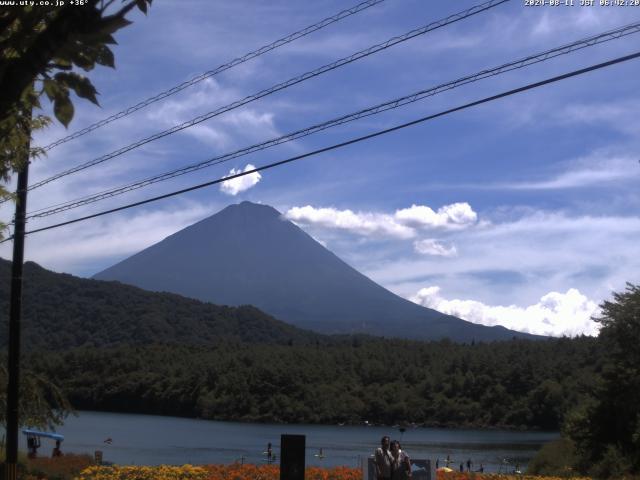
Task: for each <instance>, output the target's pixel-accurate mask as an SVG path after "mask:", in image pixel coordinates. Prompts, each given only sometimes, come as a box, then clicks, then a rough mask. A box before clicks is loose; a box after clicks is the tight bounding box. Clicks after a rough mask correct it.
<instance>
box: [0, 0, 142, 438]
mask: <svg viewBox="0 0 640 480" xmlns="http://www.w3.org/2000/svg"><path fill="white" fill-rule="evenodd" d="M151 1H152V0H131V1H123V2H122V4H120V5H118V6H116V5H114V3H115V0H110V1H106V2H105V1H100V0H87V1H86V2H84V5H73V4H72V3H71V2H66V3H67V5H66V6H61V7H53V6H51V7H40V6H39V7H35V6H14V7H5V8H4V9H3V10H0V180H2V181H4V182H7V181H9V180H10V178H11V175H12V174H13V173H14V172H17V171H20V170H21V169H22V168H23V167H24V164H25V162H26V161H28V159H30V158H34V157H37V156H39V155H42V154H43V153H44V152H43V150H42V149H38V148H31V147H30V140H31V135H32V132H33V131H34V130H38V129H40V128H43V127H45V126H46V125H48V124H49V123H50V121H51V120H50V119H49V118H48V117H47V116H46V115H42V114H34V110H39V109H41V104H40V98H41V96H42V95H45V96H46V97H47V98H48V99H49V100H50V101H51V102H52V103H53V113H54V115H55V117H56V118H57V119H58V120H59V121H60V122H61V123H62V124H63V125H65V127H66V126H68V125H69V122H70V121H71V119H72V118H73V113H74V108H73V102H72V101H71V98H70V92H71V91H73V92H74V93H75V94H76V95H77V96H78V97H80V98H85V99H87V100H89V101H91V102H92V103H95V104H96V105H97V104H98V100H97V94H98V92H97V91H96V89H95V87H94V86H93V85H92V84H91V81H90V80H89V79H88V78H87V77H85V76H84V75H82V74H80V73H79V71H78V70H82V71H85V72H88V71H90V70H92V69H93V68H94V67H95V65H104V66H107V67H112V68H113V67H114V66H115V63H114V56H113V53H112V51H111V50H110V48H109V45H111V44H114V43H115V39H114V38H113V34H114V33H115V32H116V31H118V30H119V29H120V28H122V27H125V26H127V25H128V24H130V23H131V22H130V21H129V20H127V19H126V18H125V16H126V15H127V14H128V13H129V12H130V11H131V10H132V9H133V8H135V7H138V8H139V9H140V10H142V11H143V12H146V11H147V7H148V5H150V4H151ZM108 10H109V12H111V11H113V12H112V13H108V12H107V11H108ZM8 197H11V194H10V193H9V192H8V191H7V189H6V187H5V186H2V185H0V198H5V199H6V198H8ZM3 226H4V225H2V224H0V232H1V231H2V229H3V228H2V227H3ZM6 383H7V381H6V370H2V369H0V421H2V422H5V421H6V419H5V418H4V413H5V411H6V408H5V405H4V404H5V402H6V390H5V389H6ZM20 399H21V400H20V420H21V423H22V424H23V425H32V426H38V427H46V426H50V425H52V424H56V423H60V422H61V421H62V419H63V418H64V416H65V415H66V413H67V412H68V411H69V410H70V405H69V403H68V401H67V400H66V398H65V397H64V395H62V393H61V391H60V390H59V389H58V388H57V387H56V386H55V385H54V384H53V383H51V382H50V381H48V380H47V379H46V378H45V377H43V376H38V375H36V374H34V373H31V372H28V371H24V373H23V376H22V381H21V386H20Z"/></svg>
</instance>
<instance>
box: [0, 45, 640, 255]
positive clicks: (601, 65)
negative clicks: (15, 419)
mask: <svg viewBox="0 0 640 480" xmlns="http://www.w3.org/2000/svg"><path fill="white" fill-rule="evenodd" d="M638 57H640V51H639V52H636V53H633V54H630V55H625V56H623V57H618V58H615V59H613V60H609V61H607V62H603V63H599V64H596V65H591V66H590V67H586V68H581V69H579V70H574V71H572V72H569V73H565V74H562V75H558V76H555V77H551V78H547V79H545V80H541V81H539V82H535V83H530V84H528V85H525V86H523V87H519V88H515V89H512V90H508V91H506V92H502V93H499V94H497V95H493V96H490V97H485V98H483V99H481V100H476V101H475V102H471V103H466V104H464V105H461V106H458V107H454V108H450V109H448V110H444V111H442V112H439V113H435V114H432V115H427V116H425V117H422V118H418V119H416V120H412V121H410V122H406V123H403V124H400V125H396V126H394V127H390V128H386V129H384V130H378V131H377V132H373V133H370V134H368V135H363V136H361V137H357V138H353V139H351V140H347V141H345V142H341V143H337V144H334V145H331V146H328V147H324V148H320V149H318V150H314V151H312V152H307V153H304V154H302V155H297V156H295V157H290V158H287V159H285V160H280V161H278V162H273V163H269V164H267V165H263V166H261V167H257V168H254V169H251V170H246V171H244V172H241V173H237V174H234V175H229V176H226V177H222V178H218V179H216V180H212V181H210V182H205V183H201V184H199V185H193V186H191V187H188V188H183V189H181V190H177V191H174V192H170V193H166V194H164V195H160V196H157V197H152V198H147V199H146V200H141V201H139V202H134V203H130V204H127V205H123V206H121V207H117V208H112V209H109V210H104V211H102V212H98V213H94V214H92V215H86V216H84V217H80V218H75V219H73V220H68V221H66V222H61V223H57V224H54V225H49V226H46V227H42V228H37V229H34V230H30V231H28V232H25V234H32V233H38V232H44V231H46V230H51V229H54V228H59V227H63V226H65V225H71V224H73V223H78V222H82V221H85V220H89V219H92V218H97V217H101V216H104V215H108V214H110V213H115V212H120V211H123V210H128V209H130V208H134V207H138V206H141V205H145V204H148V203H152V202H156V201H158V200H163V199H165V198H170V197H174V196H176V195H181V194H183V193H187V192H192V191H194V190H199V189H201V188H205V187H209V186H211V185H216V184H219V183H222V182H226V181H229V180H233V179H236V178H240V177H244V176H245V175H251V174H252V173H256V172H261V171H264V170H268V169H271V168H274V167H278V166H281V165H285V164H288V163H291V162H295V161H298V160H302V159H304V158H308V157H312V156H315V155H318V154H320V153H324V152H328V151H331V150H336V149H338V148H343V147H346V146H348V145H352V144H355V143H359V142H362V141H365V140H369V139H372V138H375V137H379V136H381V135H385V134H387V133H391V132H395V131H397V130H401V129H404V128H407V127H410V126H413V125H417V124H420V123H423V122H426V121H428V120H433V119H436V118H439V117H443V116H445V115H449V114H451V113H454V112H458V111H461V110H466V109H468V108H471V107H475V106H478V105H481V104H484V103H488V102H492V101H495V100H498V99H501V98H505V97H508V96H511V95H515V94H517V93H521V92H525V91H528V90H533V89H535V88H539V87H542V86H544V85H548V84H550V83H555V82H559V81H561V80H565V79H567V78H571V77H576V76H578V75H583V74H585V73H588V72H592V71H594V70H599V69H601V68H605V67H610V66H612V65H616V64H619V63H622V62H627V61H629V60H633V59H636V58H638ZM12 238H13V236H11V237H8V238H7V239H5V240H3V241H1V242H0V243H4V242H6V241H8V240H11V239H12Z"/></svg>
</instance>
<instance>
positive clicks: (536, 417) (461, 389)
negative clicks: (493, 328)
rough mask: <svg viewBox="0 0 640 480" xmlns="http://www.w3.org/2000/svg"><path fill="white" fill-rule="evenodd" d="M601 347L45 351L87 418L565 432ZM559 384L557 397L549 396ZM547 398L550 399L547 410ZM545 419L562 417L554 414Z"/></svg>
mask: <svg viewBox="0 0 640 480" xmlns="http://www.w3.org/2000/svg"><path fill="white" fill-rule="evenodd" d="M595 344H596V342H595V340H594V339H592V338H578V339H574V340H569V339H556V340H549V341H543V342H541V341H526V340H517V341H509V342H496V343H488V344H481V343H477V344H475V345H473V346H471V345H458V344H453V343H451V342H432V343H423V342H411V341H404V340H384V339H374V338H364V337H362V338H359V339H358V342H354V341H353V339H351V338H341V337H337V338H323V340H322V342H320V341H319V342H317V343H307V344H295V343H294V344H293V345H291V346H290V345H287V344H284V345H283V344H280V345H278V344H261V343H257V342H254V343H239V342H228V341H220V342H212V343H210V344H209V345H206V346H202V345H201V346H197V345H170V344H164V345H147V346H121V347H114V348H78V349H69V350H65V351H58V352H53V351H50V352H42V354H41V355H40V356H38V357H36V358H34V360H33V367H34V368H35V369H36V370H37V371H38V372H41V373H42V374H43V375H46V376H48V377H50V378H51V379H52V381H54V382H56V383H57V384H59V385H61V386H62V388H63V389H64V391H65V392H66V393H67V394H68V395H69V398H70V400H71V402H72V404H73V405H74V406H75V407H76V408H78V409H86V410H106V411H116V412H131V413H150V414H152V413H155V414H161V415H177V416H190V417H201V418H207V419H215V420H236V421H258V422H287V423H294V422H299V423H334V424H335V423H342V422H347V423H361V422H363V421H364V420H368V421H369V422H373V423H383V424H387V425H392V424H396V423H410V422H415V423H419V424H424V425H428V426H469V427H487V426H501V427H511V428H549V427H553V428H558V426H559V423H558V422H560V421H561V420H562V418H563V415H564V412H566V411H568V410H569V409H570V408H572V407H573V406H574V405H576V404H578V402H579V401H580V399H581V398H582V395H583V393H582V392H584V391H585V390H589V389H591V388H593V383H592V382H593V377H594V372H595V371H596V370H597V369H598V368H599V360H598V358H599V352H598V350H597V349H596V348H595V346H596V345H595ZM545 382H546V383H548V382H554V383H555V384H557V385H558V387H557V388H559V389H560V390H561V391H562V398H561V402H560V403H559V404H554V405H553V408H552V407H551V406H548V405H547V406H545V405H544V403H541V402H546V401H553V402H557V399H556V397H553V396H551V397H549V396H543V397H540V396H539V395H538V393H537V392H538V391H539V389H540V386H541V385H544V384H545ZM541 398H542V400H541ZM544 412H551V413H549V416H548V417H547V416H545V414H544Z"/></svg>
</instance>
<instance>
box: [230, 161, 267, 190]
mask: <svg viewBox="0 0 640 480" xmlns="http://www.w3.org/2000/svg"><path fill="white" fill-rule="evenodd" d="M255 168H256V167H255V166H254V165H251V164H250V163H249V164H247V166H246V167H244V172H249V171H251V170H254V169H255ZM242 172H243V170H242V169H238V170H236V169H235V168H232V169H231V170H230V171H229V175H225V176H224V177H222V178H227V177H231V176H233V175H238V174H239V173H242ZM261 178H262V175H260V172H253V173H249V174H248V175H244V176H242V177H237V178H232V179H231V180H225V181H224V182H222V183H221V184H220V191H221V192H222V193H226V194H227V195H233V196H235V195H237V194H238V193H240V192H244V191H245V190H249V189H250V188H252V187H255V186H256V185H257V184H258V182H259V181H260V179H261Z"/></svg>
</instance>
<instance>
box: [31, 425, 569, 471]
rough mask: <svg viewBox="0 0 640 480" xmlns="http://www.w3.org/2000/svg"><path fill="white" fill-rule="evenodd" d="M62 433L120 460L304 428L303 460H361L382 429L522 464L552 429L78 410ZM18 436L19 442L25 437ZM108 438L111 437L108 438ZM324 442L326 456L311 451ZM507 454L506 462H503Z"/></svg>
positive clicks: (457, 458) (226, 454)
mask: <svg viewBox="0 0 640 480" xmlns="http://www.w3.org/2000/svg"><path fill="white" fill-rule="evenodd" d="M57 432H58V433H61V434H63V435H64V436H65V440H64V443H63V444H62V450H63V452H74V453H90V454H93V452H94V451H95V450H101V451H102V452H103V455H104V460H106V461H110V462H114V463H117V464H135V465H159V464H174V465H177V464H184V463H191V464H207V463H232V462H235V461H244V462H245V463H257V464H259V463H264V462H265V455H264V454H263V452H264V451H265V450H266V446H267V443H268V442H271V443H272V444H273V452H274V454H276V455H277V457H278V459H279V456H280V448H279V445H280V435H281V434H302V435H306V447H307V455H306V464H307V465H318V466H334V465H347V466H353V467H355V466H359V464H360V462H361V461H362V460H363V459H365V458H366V457H367V456H369V455H370V454H371V453H373V451H374V449H375V448H376V447H377V446H378V444H379V442H380V438H381V437H382V436H383V435H389V436H390V437H391V438H392V439H398V440H400V441H401V443H402V445H403V448H404V449H405V450H406V451H407V452H408V453H409V455H410V456H411V457H412V458H416V459H417V458H422V459H431V460H433V461H435V459H439V460H440V466H444V459H446V457H447V455H449V456H450V458H451V460H452V467H454V466H456V467H457V466H459V465H460V463H461V462H465V463H466V461H467V459H471V460H472V461H473V464H474V468H477V467H479V465H480V463H482V464H484V467H485V471H498V470H499V469H500V468H502V469H503V471H504V470H505V469H507V468H508V469H509V470H513V468H514V466H515V465H516V464H518V465H520V467H522V468H524V467H525V466H526V464H527V462H528V461H529V460H530V459H531V458H532V457H533V455H535V453H536V451H537V450H538V449H539V448H540V446H541V445H542V444H543V443H545V442H548V441H550V440H552V439H554V438H557V437H558V434H557V433H549V432H512V431H501V430H452V429H436V428H408V429H407V430H406V431H405V432H404V433H402V434H401V433H400V432H399V431H398V429H394V428H391V427H367V426H337V425H336V426H333V425H325V426H321V425H271V424H254V423H233V422H213V421H208V420H196V419H187V418H176V417H159V416H153V415H130V414H119V413H102V412H80V413H79V414H78V416H77V417H69V418H68V419H67V421H66V422H65V424H64V425H63V426H61V427H58V429H57ZM20 436H21V439H20V441H21V448H22V449H23V450H26V439H25V438H24V435H22V434H21V435H20ZM109 438H110V439H111V444H108V443H105V440H107V439H109ZM52 448H53V444H52V441H51V440H46V439H45V440H43V441H42V447H41V448H40V451H39V453H40V454H41V455H49V454H50V453H51V449H52ZM320 448H322V449H323V454H324V458H318V457H317V456H316V455H317V454H318V452H319V449H320ZM505 459H506V460H507V461H508V462H509V466H508V467H507V466H506V465H505V464H504V463H503V462H504V460H505Z"/></svg>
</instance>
